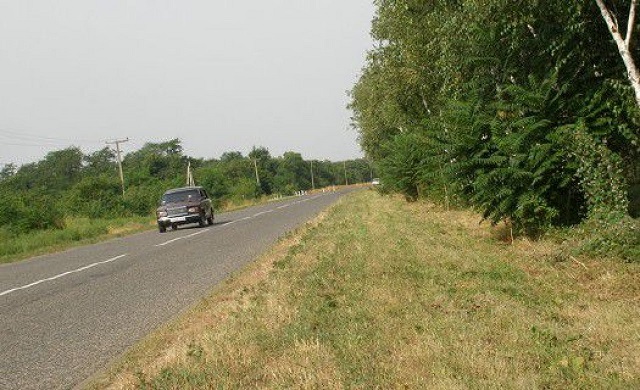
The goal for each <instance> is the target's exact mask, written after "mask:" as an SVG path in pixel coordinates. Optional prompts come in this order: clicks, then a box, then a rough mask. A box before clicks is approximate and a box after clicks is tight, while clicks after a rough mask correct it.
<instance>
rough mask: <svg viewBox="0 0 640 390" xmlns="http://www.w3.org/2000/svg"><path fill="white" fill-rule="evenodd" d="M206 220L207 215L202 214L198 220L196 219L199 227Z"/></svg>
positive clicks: (202, 225)
mask: <svg viewBox="0 0 640 390" xmlns="http://www.w3.org/2000/svg"><path fill="white" fill-rule="evenodd" d="M206 222H207V217H206V216H205V215H204V213H203V214H200V220H199V221H198V225H200V227H204V224H205V223H206Z"/></svg>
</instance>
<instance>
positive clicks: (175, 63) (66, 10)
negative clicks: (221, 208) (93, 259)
mask: <svg viewBox="0 0 640 390" xmlns="http://www.w3.org/2000/svg"><path fill="white" fill-rule="evenodd" d="M372 17H373V5H372V1H371V0H249V1H243V2H240V1H231V0H229V1H223V0H180V1H178V0H173V1H162V0H135V1H132V0H129V1H124V0H119V1H116V0H102V1H95V0H94V1H89V0H64V1H49V0H42V1H30V0H0V37H2V38H0V146H2V149H1V150H2V152H1V153H0V164H5V163H8V162H16V163H18V164H22V163H25V162H29V161H35V160H39V159H41V158H42V157H43V156H44V155H45V154H46V153H47V152H48V151H51V150H57V149H62V148H64V147H67V146H70V145H72V144H73V145H77V146H80V147H81V148H82V149H83V151H85V152H90V151H93V150H97V149H100V148H102V147H103V146H104V141H105V140H106V139H111V138H124V137H129V138H131V139H132V141H131V142H129V143H127V144H125V145H123V147H124V149H125V151H127V150H128V151H132V150H134V149H137V148H139V147H140V146H142V145H143V144H144V143H146V142H160V141H165V140H168V139H172V138H180V139H181V140H182V141H183V146H184V149H185V152H186V153H187V154H189V155H191V156H195V157H205V158H211V157H219V156H220V155H221V154H222V153H223V152H225V151H229V150H239V151H241V152H243V153H247V152H248V151H249V150H250V149H251V147H252V146H253V145H258V146H266V147H267V148H269V150H270V151H271V153H272V154H273V155H281V154H282V153H283V152H285V151H288V150H294V151H298V152H301V153H302V154H303V156H304V157H305V158H314V159H325V158H326V159H331V160H341V159H346V158H355V157H360V156H361V155H362V153H361V151H360V148H359V146H358V144H357V142H356V138H357V135H356V133H355V131H354V130H352V129H351V128H350V121H349V117H350V112H349V111H348V110H347V109H346V107H345V106H346V104H347V103H348V98H347V96H346V91H347V90H349V89H350V88H351V86H352V85H353V83H354V82H355V80H356V78H357V76H358V73H359V71H360V69H361V67H362V66H363V64H364V58H365V54H366V50H367V49H369V48H370V47H371V45H372V41H371V38H370V36H369V30H370V22H371V19H372Z"/></svg>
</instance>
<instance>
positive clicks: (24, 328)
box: [0, 190, 348, 390]
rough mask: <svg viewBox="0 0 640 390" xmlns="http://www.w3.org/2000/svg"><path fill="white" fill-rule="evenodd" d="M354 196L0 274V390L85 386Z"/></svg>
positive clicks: (146, 237) (301, 202) (271, 208)
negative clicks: (286, 239)
mask: <svg viewBox="0 0 640 390" xmlns="http://www.w3.org/2000/svg"><path fill="white" fill-rule="evenodd" d="M347 192H348V190H345V191H342V192H329V193H321V194H316V195H307V196H303V197H296V198H290V199H287V200H283V201H280V202H271V203H268V204H266V205H261V206H257V207H252V208H249V209H245V210H241V211H236V212H230V213H225V214H219V215H217V216H216V221H215V222H216V223H215V224H214V225H213V226H208V227H206V228H198V227H194V228H190V226H191V225H186V226H184V227H181V228H180V229H179V230H178V231H169V232H167V233H165V234H160V233H158V232H157V231H150V232H145V233H140V234H136V235H133V236H128V237H124V238H120V239H114V240H111V241H107V242H103V243H100V244H95V245H90V246H85V247H79V248H75V249H72V250H69V251H65V252H61V253H57V254H52V255H46V256H40V257H36V258H33V259H29V260H25V261H22V262H18V263H14V264H6V265H0V389H3V390H4V389H7V390H9V389H57V388H70V387H73V386H74V385H76V384H78V383H80V382H82V381H83V380H84V379H86V378H87V377H89V376H91V375H92V374H94V373H95V372H97V371H99V370H100V369H102V368H104V367H105V365H106V364H108V362H109V361H111V360H112V359H113V358H115V357H116V356H118V355H119V354H121V353H122V352H123V351H125V350H126V349H127V347H129V346H131V345H132V344H134V343H135V342H136V341H138V340H140V339H141V338H142V337H144V336H145V335H147V334H148V333H149V332H151V331H152V330H154V329H155V328H157V327H158V326H159V325H161V324H162V323H165V322H166V321H168V320H169V319H171V318H173V317H175V316H176V315H177V314H178V313H180V312H181V311H182V310H184V309H185V308H187V307H188V306H190V305H192V304H194V303H195V302H197V301H198V300H199V299H200V298H201V297H203V296H204V295H206V294H207V292H209V291H210V290H211V289H212V288H213V287H214V286H215V285H216V284H218V283H220V282H221V281H223V280H224V279H225V278H227V277H228V276H229V275H230V274H231V273H233V272H234V271H237V270H238V269H240V268H242V267H243V266H245V265H246V264H247V263H249V262H251V261H252V260H254V259H255V258H256V257H257V256H259V255H260V254H261V253H263V252H264V251H265V250H266V249H267V248H268V247H269V246H271V245H272V244H273V243H275V242H276V241H277V239H278V238H279V237H281V236H283V235H284V234H285V233H287V232H289V231H291V230H293V229H294V228H295V227H297V226H299V225H301V224H303V223H304V222H306V221H308V220H309V219H311V218H312V217H314V216H315V215H317V214H318V213H319V212H320V211H322V210H324V209H326V208H327V207H328V206H329V205H331V204H332V203H334V202H335V201H336V200H338V199H339V198H340V197H341V196H343V195H344V194H345V193H347ZM196 226H197V225H196Z"/></svg>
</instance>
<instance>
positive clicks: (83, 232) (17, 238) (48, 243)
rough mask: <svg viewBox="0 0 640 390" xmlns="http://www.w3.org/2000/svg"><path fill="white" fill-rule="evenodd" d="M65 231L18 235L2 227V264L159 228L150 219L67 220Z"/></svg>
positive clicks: (56, 230) (0, 246)
mask: <svg viewBox="0 0 640 390" xmlns="http://www.w3.org/2000/svg"><path fill="white" fill-rule="evenodd" d="M65 225H66V227H65V228H64V229H52V230H40V231H34V232H30V233H26V234H20V235H15V234H12V233H10V232H9V231H8V230H6V229H2V228H0V264H2V263H11V262H15V261H18V260H22V259H25V258H28V257H32V256H37V255H42V254H46V253H52V252H57V251H61V250H65V249H68V248H71V247H74V246H81V245H87V244H92V243H95V242H99V241H104V240H106V239H110V238H115V237H121V236H125V235H129V234H133V233H138V232H141V231H144V230H149V229H151V228H153V227H155V224H154V223H153V221H152V220H151V218H150V217H130V218H115V219H91V218H67V219H66V220H65Z"/></svg>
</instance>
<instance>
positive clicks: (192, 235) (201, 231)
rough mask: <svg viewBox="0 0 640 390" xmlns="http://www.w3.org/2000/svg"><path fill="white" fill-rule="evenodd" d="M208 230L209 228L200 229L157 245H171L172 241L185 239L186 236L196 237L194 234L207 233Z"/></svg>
mask: <svg viewBox="0 0 640 390" xmlns="http://www.w3.org/2000/svg"><path fill="white" fill-rule="evenodd" d="M208 231H209V229H204V230H200V231H198V232H195V233H192V234H189V235H187V236H182V237H178V238H174V239H173V240H169V241H165V242H163V243H162V244H156V246H165V245H169V244H171V243H172V242H176V241H178V240H183V239H185V238H190V237H194V236H197V235H198V234H202V233H206V232H208Z"/></svg>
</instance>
